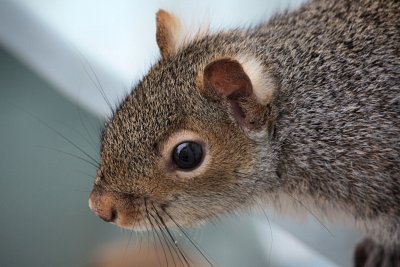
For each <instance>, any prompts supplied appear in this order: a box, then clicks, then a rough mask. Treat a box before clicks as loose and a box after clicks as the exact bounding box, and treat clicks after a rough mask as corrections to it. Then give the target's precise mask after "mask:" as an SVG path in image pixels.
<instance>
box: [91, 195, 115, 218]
mask: <svg viewBox="0 0 400 267" xmlns="http://www.w3.org/2000/svg"><path fill="white" fill-rule="evenodd" d="M89 208H90V209H91V210H92V211H93V212H94V214H96V215H97V216H99V217H100V218H101V219H102V220H103V221H105V222H115V221H116V219H117V217H118V212H117V209H116V208H115V207H114V204H113V198H112V196H111V195H110V194H108V193H99V192H97V191H95V190H93V191H92V193H91V194H90V197H89Z"/></svg>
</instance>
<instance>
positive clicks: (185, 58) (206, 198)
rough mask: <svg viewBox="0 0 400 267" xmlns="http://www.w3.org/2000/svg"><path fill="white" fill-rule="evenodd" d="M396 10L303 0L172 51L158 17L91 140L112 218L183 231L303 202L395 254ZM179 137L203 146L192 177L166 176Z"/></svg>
mask: <svg viewBox="0 0 400 267" xmlns="http://www.w3.org/2000/svg"><path fill="white" fill-rule="evenodd" d="M399 10H400V2H399V1H394V0H391V1H389V0H388V1H383V0H377V1H375V0H357V1H345V0H338V1H328V0H320V1H311V2H309V3H307V4H305V5H304V6H303V7H301V8H300V9H298V10H296V11H294V12H286V13H283V14H280V15H277V16H276V17H274V18H272V19H271V20H270V21H269V22H267V23H265V24H262V25H260V26H258V27H255V28H253V29H248V30H233V31H227V32H218V33H216V34H209V35H205V36H203V37H201V38H200V37H196V38H194V39H193V40H191V41H190V40H189V41H187V42H186V43H181V42H179V40H180V39H179V38H180V37H179V36H177V35H175V34H174V35H169V32H172V31H173V30H172V29H169V27H172V26H171V25H170V24H169V23H168V22H165V21H164V20H163V16H164V15H165V14H164V13H162V12H161V13H159V14H158V16H157V17H158V18H157V19H158V23H157V24H158V28H159V29H158V30H157V42H158V43H159V46H160V50H161V54H162V59H161V60H160V61H159V62H158V63H157V64H155V65H154V66H153V67H152V68H151V70H150V71H149V73H148V74H147V75H146V76H145V77H144V78H143V79H142V80H141V81H140V83H139V84H138V85H137V86H136V87H135V89H134V90H133V91H132V93H131V94H130V95H129V96H128V97H127V98H126V99H125V100H124V101H123V103H122V104H121V105H120V106H119V107H118V109H117V110H116V112H115V114H114V116H113V117H112V118H111V119H110V120H109V122H108V123H107V125H106V127H105V130H104V135H103V138H102V151H101V166H100V169H99V179H98V182H97V183H96V185H95V188H94V192H108V193H107V194H112V195H113V196H114V205H115V207H118V216H117V219H116V220H115V221H114V223H116V224H117V225H120V226H124V227H131V228H136V226H138V225H139V227H140V228H143V227H142V226H144V225H149V220H151V218H149V216H148V213H149V212H150V213H151V214H154V213H158V214H159V215H160V216H161V217H162V218H163V219H164V221H165V223H166V224H167V225H169V226H172V225H174V224H175V222H176V223H179V224H182V225H194V224H197V223H200V222H202V221H205V220H207V219H209V218H212V217H216V216H220V215H221V214H225V213H230V212H234V211H236V210H239V209H248V208H249V207H251V206H252V205H254V203H256V202H257V201H260V199H263V200H265V199H269V200H270V201H271V202H272V203H273V204H274V205H275V206H276V207H278V208H279V207H280V203H279V200H280V199H281V198H282V196H289V197H292V198H294V199H296V200H297V201H308V200H310V199H312V200H313V202H314V203H313V206H314V208H315V210H317V211H318V213H319V214H321V215H326V216H327V217H328V218H329V216H332V209H334V210H335V211H339V212H340V213H342V214H346V215H350V216H351V217H352V218H353V220H354V222H355V223H356V224H357V225H358V226H360V227H361V228H362V229H364V230H365V232H366V233H367V235H368V236H370V237H371V238H373V240H374V242H375V243H376V244H379V246H383V247H385V248H388V249H389V248H390V251H393V250H396V249H398V247H399V246H400V243H399V240H400V226H399V225H400V208H399V207H400V179H399V177H400V139H399V138H400V102H399V101H400V100H399V95H400V20H399V15H398V14H399ZM160 14H164V15H160ZM165 16H166V17H168V15H165ZM166 33H168V34H166ZM171 36H172V38H171ZM176 38H177V39H176ZM176 44H181V45H180V46H179V45H178V46H176ZM170 48H173V49H170ZM221 59H223V60H228V61H221ZM244 59H246V60H244ZM221 62H224V63H223V64H221ZM231 63H233V65H232V64H231ZM237 64H241V66H239V67H240V68H238V65H237ZM214 67H215V69H214V70H212V71H211V72H210V70H211V69H213V68H214ZM210 73H212V74H217V75H216V76H213V75H211V76H210V75H209V74H210ZM215 77H216V78H215ZM248 79H249V80H250V82H251V84H250V85H249V84H248V82H249V80H248ZM216 81H217V82H216ZM248 85H249V87H246V86H248ZM221 88H222V89H223V90H221ZM246 88H251V90H252V92H251V93H250V94H249V93H247V91H246V90H247V89H246ZM243 90H244V91H243ZM224 91H225V92H228V93H230V92H231V91H237V92H246V93H245V94H242V95H240V96H239V97H237V98H229V94H226V93H224ZM238 111H239V112H238ZM238 115H239V116H238ZM241 118H242V119H241ZM180 131H188V132H193V133H195V134H196V136H198V138H200V139H201V141H202V142H203V143H204V144H206V145H207V155H208V156H209V162H208V164H207V166H206V168H205V169H204V170H202V171H201V172H199V173H198V174H196V175H194V173H190V172H186V173H184V174H183V172H182V171H179V170H177V169H176V168H168V166H170V165H169V164H171V153H172V152H162V148H163V147H164V144H166V143H168V142H173V141H171V140H173V136H174V135H175V134H176V133H177V132H180ZM188 138H189V139H190V138H192V137H190V136H188ZM170 147H171V146H170ZM98 197H101V194H100V195H99V196H98ZM93 198H94V197H93ZM274 201H276V203H275V202H274ZM107 212H111V210H110V209H109V210H108V211H107ZM107 212H106V213H107ZM105 215H107V214H105ZM108 215H109V214H108ZM172 218H174V220H172ZM122 221H123V222H124V224H122V223H121V222H122ZM174 221H175V222H174Z"/></svg>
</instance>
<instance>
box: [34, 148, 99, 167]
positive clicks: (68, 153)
mask: <svg viewBox="0 0 400 267" xmlns="http://www.w3.org/2000/svg"><path fill="white" fill-rule="evenodd" d="M39 148H43V149H47V150H51V151H55V152H59V153H62V154H65V155H68V156H71V157H73V158H77V159H80V160H82V161H84V162H86V163H88V164H90V165H91V166H93V167H95V168H96V169H97V168H98V167H99V165H96V164H95V163H93V162H91V161H90V160H88V159H85V158H83V157H81V156H79V155H76V154H74V153H71V152H67V151H63V150H60V149H57V148H53V147H48V146H39Z"/></svg>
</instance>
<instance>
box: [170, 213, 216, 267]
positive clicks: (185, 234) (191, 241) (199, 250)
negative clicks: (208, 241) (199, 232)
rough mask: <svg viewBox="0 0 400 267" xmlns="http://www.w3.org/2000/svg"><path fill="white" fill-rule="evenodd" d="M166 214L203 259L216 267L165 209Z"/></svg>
mask: <svg viewBox="0 0 400 267" xmlns="http://www.w3.org/2000/svg"><path fill="white" fill-rule="evenodd" d="M163 211H164V213H165V214H166V215H167V216H168V217H169V218H170V219H171V221H172V222H173V223H174V224H175V225H176V226H177V227H178V229H179V230H180V231H181V232H182V233H183V235H184V236H185V237H186V238H187V239H188V240H189V242H190V243H191V244H192V246H194V247H195V248H196V250H197V251H198V252H199V253H200V254H201V255H202V256H203V258H204V259H205V260H206V261H207V262H208V264H209V265H210V266H214V264H212V262H211V261H210V260H209V259H208V257H207V255H206V254H205V253H204V252H203V251H202V249H201V248H200V247H199V246H198V245H197V244H196V242H194V241H193V240H192V238H191V237H190V236H189V234H188V233H186V231H185V230H184V229H183V227H182V226H181V225H180V224H178V223H177V222H176V221H175V219H174V218H173V217H172V216H171V215H170V214H169V213H168V212H167V211H166V210H165V209H164V210H163Z"/></svg>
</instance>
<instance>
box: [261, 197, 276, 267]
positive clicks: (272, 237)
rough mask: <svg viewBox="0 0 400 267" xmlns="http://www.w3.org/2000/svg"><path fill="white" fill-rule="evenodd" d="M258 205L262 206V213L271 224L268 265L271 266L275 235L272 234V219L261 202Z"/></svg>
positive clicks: (269, 224)
mask: <svg viewBox="0 0 400 267" xmlns="http://www.w3.org/2000/svg"><path fill="white" fill-rule="evenodd" d="M258 205H259V207H260V209H261V211H262V213H263V214H264V216H265V219H267V222H268V226H269V233H270V237H271V242H270V246H269V252H268V266H270V265H271V253H272V243H273V242H274V236H273V235H272V227H271V222H270V220H269V218H268V215H267V213H266V211H265V210H264V209H263V208H262V207H261V205H260V204H258Z"/></svg>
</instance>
